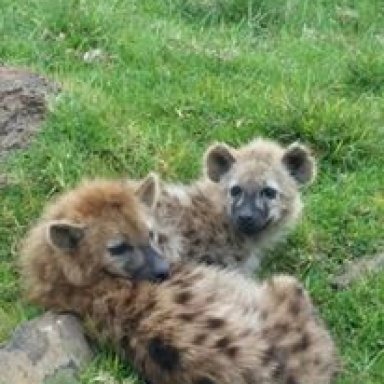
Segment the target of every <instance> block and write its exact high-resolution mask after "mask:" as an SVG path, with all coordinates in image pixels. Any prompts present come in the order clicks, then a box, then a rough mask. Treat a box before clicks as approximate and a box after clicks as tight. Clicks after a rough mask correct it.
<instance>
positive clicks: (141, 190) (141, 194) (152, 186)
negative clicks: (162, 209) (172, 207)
mask: <svg viewBox="0 0 384 384" xmlns="http://www.w3.org/2000/svg"><path fill="white" fill-rule="evenodd" d="M159 192H160V180H159V176H158V175H157V174H156V173H154V172H151V173H149V174H148V175H147V176H146V177H145V178H144V179H143V180H142V181H141V182H140V183H139V186H138V187H137V189H136V196H137V197H138V198H139V200H140V201H141V202H142V203H144V204H145V205H146V206H147V207H148V208H151V209H152V208H154V206H155V205H156V203H157V201H158V198H159Z"/></svg>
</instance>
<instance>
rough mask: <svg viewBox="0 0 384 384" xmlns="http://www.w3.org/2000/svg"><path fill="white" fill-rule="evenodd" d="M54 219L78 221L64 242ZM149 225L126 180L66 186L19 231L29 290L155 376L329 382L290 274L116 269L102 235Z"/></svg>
mask: <svg viewBox="0 0 384 384" xmlns="http://www.w3.org/2000/svg"><path fill="white" fill-rule="evenodd" d="M57 220H65V221H64V222H65V223H68V225H73V226H74V228H78V227H79V228H80V227H81V228H83V229H84V235H83V237H82V238H81V239H79V240H78V243H76V244H75V246H73V247H71V248H70V249H69V248H68V247H66V246H65V244H66V243H65V242H64V243H63V242H57V241H56V240H55V239H52V238H51V237H50V236H51V235H52V231H50V229H51V228H52V226H55V225H56V224H55V223H57ZM55 228H56V227H55ZM148 232H149V228H148V225H147V221H146V217H145V215H144V214H143V213H142V209H141V208H140V203H139V201H138V199H137V197H136V196H135V191H134V190H133V189H132V188H130V187H126V186H125V187H123V186H122V185H121V184H120V183H118V182H105V181H98V182H92V183H87V184H85V185H83V186H81V187H79V188H77V189H75V190H74V191H72V192H69V193H67V194H64V195H63V196H62V197H60V198H59V199H58V200H57V201H56V202H55V203H54V204H53V205H51V206H49V207H48V208H47V210H46V211H45V213H44V215H43V217H42V218H41V220H40V221H39V222H38V223H37V224H36V226H35V227H34V228H32V230H31V231H30V233H29V234H28V236H27V237H26V239H25V241H24V246H23V250H22V257H21V265H22V282H23V283H24V284H25V288H26V293H27V295H28V296H29V298H30V299H31V300H32V301H33V302H35V303H37V304H40V305H42V306H43V307H44V308H48V309H54V310H56V311H72V312H75V313H77V314H78V315H79V316H80V317H81V318H83V319H85V320H88V323H92V324H93V327H92V328H93V334H94V335H96V336H97V337H98V338H99V339H102V340H108V341H109V342H112V343H113V345H114V346H115V348H116V350H117V351H118V352H119V353H120V355H121V356H122V357H123V358H127V359H130V360H131V361H132V362H133V364H134V366H135V367H136V369H137V370H138V371H139V372H140V373H141V374H142V375H143V376H144V377H145V378H146V379H148V380H149V381H150V382H153V383H156V384H215V383H216V384H233V383H236V384H282V383H284V384H294V383H296V384H308V383H316V384H326V383H330V381H331V377H332V376H333V374H334V372H335V352H334V346H333V343H332V340H331V338H330V336H329V334H328V332H327V331H326V330H325V328H324V327H323V325H322V324H321V322H319V320H318V319H317V317H316V315H314V313H313V306H312V304H311V302H310V299H309V297H308V295H307V293H306V292H305V291H304V290H303V288H302V287H301V286H300V285H299V284H298V282H297V281H296V280H295V279H294V278H291V277H287V276H279V277H274V278H272V279H270V280H268V281H266V282H264V283H262V284H256V283H253V282H252V281H251V280H248V279H246V278H245V277H242V276H241V275H239V274H237V273H236V272H229V271H224V270H220V269H217V268H215V267H208V266H204V265H199V266H193V265H189V264H184V265H179V266H175V267H174V270H173V273H172V275H171V277H170V278H169V279H168V280H166V281H164V282H162V283H161V284H153V283H150V282H147V281H140V282H137V281H135V280H133V279H131V278H129V277H128V276H125V277H120V275H119V274H118V273H117V272H118V271H114V269H113V267H112V268H111V266H113V265H114V261H113V258H111V255H108V253H107V252H106V244H107V243H108V240H109V239H110V238H111V237H112V238H114V237H115V236H116V234H117V233H118V234H119V235H122V236H124V237H126V238H127V239H129V241H130V243H131V244H143V243H145V242H147V243H150V239H149V235H148ZM63 244H64V248H60V247H61V246H62V245H63ZM72 245H73V244H72ZM121 276H122V275H121Z"/></svg>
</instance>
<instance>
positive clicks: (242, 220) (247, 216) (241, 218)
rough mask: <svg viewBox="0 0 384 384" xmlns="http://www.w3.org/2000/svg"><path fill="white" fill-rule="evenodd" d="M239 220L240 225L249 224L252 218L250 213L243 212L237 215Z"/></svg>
mask: <svg viewBox="0 0 384 384" xmlns="http://www.w3.org/2000/svg"><path fill="white" fill-rule="evenodd" d="M239 221H240V223H241V224H242V225H251V224H252V223H253V221H254V218H253V216H252V215H251V214H248V213H245V214H242V215H240V216H239Z"/></svg>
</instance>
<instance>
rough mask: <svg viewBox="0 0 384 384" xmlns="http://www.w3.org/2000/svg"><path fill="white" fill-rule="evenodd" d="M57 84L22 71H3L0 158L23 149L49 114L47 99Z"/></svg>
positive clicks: (55, 90)
mask: <svg viewBox="0 0 384 384" xmlns="http://www.w3.org/2000/svg"><path fill="white" fill-rule="evenodd" d="M58 90H59V88H58V86H57V85H56V84H53V83H50V82H49V81H47V80H46V79H44V78H43V77H41V76H39V75H36V74H33V73H29V72H25V71H22V70H17V69H11V68H5V67H0V158H1V157H2V156H3V155H4V154H6V153H8V152H9V151H11V150H13V149H18V148H24V147H25V146H26V144H27V143H28V142H29V141H30V139H31V137H32V136H33V134H35V133H36V131H37V130H38V128H39V126H40V124H41V122H42V120H43V118H44V116H45V113H46V111H47V96H48V95H52V94H55V93H57V92H58Z"/></svg>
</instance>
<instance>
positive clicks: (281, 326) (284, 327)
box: [275, 323, 289, 334]
mask: <svg viewBox="0 0 384 384" xmlns="http://www.w3.org/2000/svg"><path fill="white" fill-rule="evenodd" d="M275 329H276V331H277V332H278V333H279V334H282V333H283V334H284V333H287V332H288V329H289V325H288V323H277V324H276V325H275Z"/></svg>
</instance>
